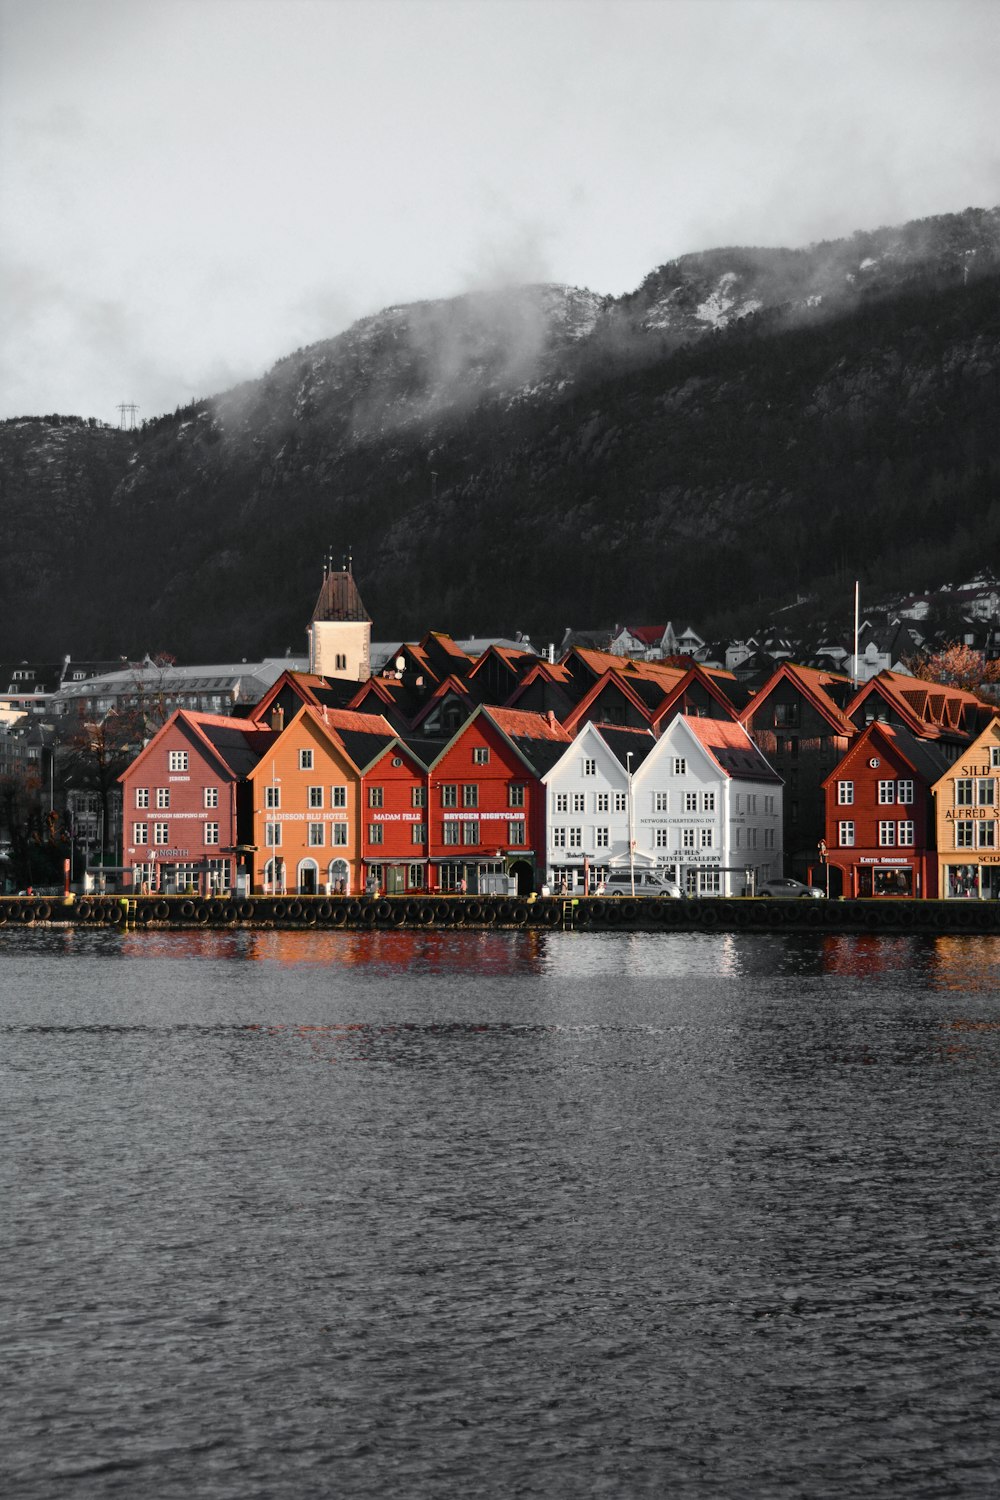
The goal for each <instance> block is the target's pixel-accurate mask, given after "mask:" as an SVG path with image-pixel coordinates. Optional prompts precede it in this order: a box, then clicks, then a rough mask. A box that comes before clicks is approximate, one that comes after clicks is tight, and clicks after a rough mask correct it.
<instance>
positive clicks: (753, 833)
mask: <svg viewBox="0 0 1000 1500" xmlns="http://www.w3.org/2000/svg"><path fill="white" fill-rule="evenodd" d="M756 847H757V830H756V828H748V829H747V848H748V849H756Z"/></svg>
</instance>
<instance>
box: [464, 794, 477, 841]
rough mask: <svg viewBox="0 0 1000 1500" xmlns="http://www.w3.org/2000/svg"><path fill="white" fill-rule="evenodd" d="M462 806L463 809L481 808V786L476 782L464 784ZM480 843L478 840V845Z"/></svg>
mask: <svg viewBox="0 0 1000 1500" xmlns="http://www.w3.org/2000/svg"><path fill="white" fill-rule="evenodd" d="M462 806H463V807H478V806H479V786H478V784H477V783H476V782H474V781H472V782H469V781H467V782H465V783H464V785H463V787H462ZM478 842H479V840H478V839H477V840H476V843H477V844H478Z"/></svg>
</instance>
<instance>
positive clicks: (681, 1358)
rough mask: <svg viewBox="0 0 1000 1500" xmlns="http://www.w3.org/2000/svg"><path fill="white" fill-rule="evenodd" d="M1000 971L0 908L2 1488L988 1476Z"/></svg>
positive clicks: (888, 955)
mask: <svg viewBox="0 0 1000 1500" xmlns="http://www.w3.org/2000/svg"><path fill="white" fill-rule="evenodd" d="M998 961H1000V939H997V938H979V939H977V938H945V939H930V938H895V937H893V938H885V937H882V938H879V937H854V938H852V937H813V936H811V935H808V934H802V935H798V934H795V935H792V934H789V935H787V936H786V935H781V934H775V935H773V936H770V935H755V936H734V935H729V936H723V935H714V934H712V935H709V934H662V935H660V934H655V935H643V936H629V935H625V934H607V935H597V934H594V935H589V934H559V933H555V934H553V933H541V934H539V933H511V934H500V933H482V934H480V933H461V932H458V933H451V932H440V933H437V932H422V933H371V934H369V933H356V934H353V933H329V934H316V933H311V934H310V933H269V934H259V935H254V934H242V933H235V934H225V933H218V934H213V933H195V934H181V933H176V934H164V935H155V934H152V933H141V934H136V935H128V934H119V933H114V932H100V931H96V932H95V931H68V932H33V931H26V930H20V931H5V932H3V933H2V934H0V1121H2V1132H3V1133H2V1138H0V1139H2V1143H3V1145H2V1151H0V1190H2V1196H0V1228H2V1260H0V1268H2V1275H0V1301H2V1304H3V1328H4V1337H3V1366H2V1372H0V1373H2V1385H0V1390H2V1392H3V1394H2V1395H0V1406H2V1411H0V1416H2V1421H0V1490H2V1493H3V1495H4V1496H5V1497H38V1500H51V1497H54V1496H58V1497H60V1500H62V1497H74V1500H75V1497H103V1496H119V1495H121V1496H125V1495H127V1496H136V1495H141V1496H143V1497H165V1500H166V1497H171V1500H172V1497H184V1500H190V1497H191V1496H192V1495H196V1496H198V1497H199V1500H202V1497H205V1500H216V1497H226V1500H229V1497H232V1500H248V1497H261V1500H263V1497H267V1500H281V1497H296V1500H298V1497H312V1496H317V1495H336V1496H339V1497H366V1496H379V1497H382V1496H394V1497H395V1496H400V1497H406V1500H442V1497H452V1496H461V1497H463V1500H464V1497H474V1496H498V1497H499V1496H503V1497H509V1496H518V1497H520V1496H529V1497H532V1496H546V1497H551V1496H558V1497H564V1496H565V1497H580V1496H601V1495H606V1496H614V1497H631V1496H657V1497H661V1496H670V1497H689V1496H690V1497H696V1496H697V1497H700V1496H713V1497H715V1496H719V1497H726V1500H729V1497H744V1496H747V1497H749V1496H754V1497H756V1496H768V1497H770V1496H780V1497H784V1496H788V1497H793V1496H794V1497H802V1496H808V1497H827V1496H829V1497H837V1500H843V1497H845V1496H847V1497H855V1496H867V1495H880V1496H885V1495H892V1496H897V1495H898V1496H906V1497H913V1496H978V1495H983V1496H985V1495H993V1494H995V1493H996V1491H997V1484H998V1478H1000V1458H998V1450H997V1441H996V1434H997V1433H998V1432H1000V1394H998V1380H997V1369H998V1367H1000V1360H998V1355H1000V1347H998V1304H997V1286H998V1258H1000V1256H998V1234H997V1216H998V1215H997V1149H998V1130H997V1119H998V1110H1000V1106H998V1083H1000V1073H998V1065H1000V986H998V983H997V975H998V968H997V965H998Z"/></svg>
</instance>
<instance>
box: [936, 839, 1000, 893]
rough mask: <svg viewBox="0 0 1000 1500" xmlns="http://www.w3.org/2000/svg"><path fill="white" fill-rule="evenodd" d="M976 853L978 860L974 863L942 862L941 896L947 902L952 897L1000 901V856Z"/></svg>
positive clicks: (943, 860)
mask: <svg viewBox="0 0 1000 1500" xmlns="http://www.w3.org/2000/svg"><path fill="white" fill-rule="evenodd" d="M976 852H977V855H978V858H977V860H976V861H975V862H974V863H973V862H971V861H965V862H963V863H959V861H958V860H957V859H955V860H948V859H942V860H941V894H942V896H944V897H945V899H946V900H947V899H951V898H952V897H958V898H961V897H973V898H975V899H977V900H980V901H996V900H1000V854H984V853H981V852H979V851H978V850H977V851H976Z"/></svg>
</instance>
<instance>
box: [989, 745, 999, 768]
mask: <svg viewBox="0 0 1000 1500" xmlns="http://www.w3.org/2000/svg"><path fill="white" fill-rule="evenodd" d="M990 765H991V766H1000V745H991V746H990Z"/></svg>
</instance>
